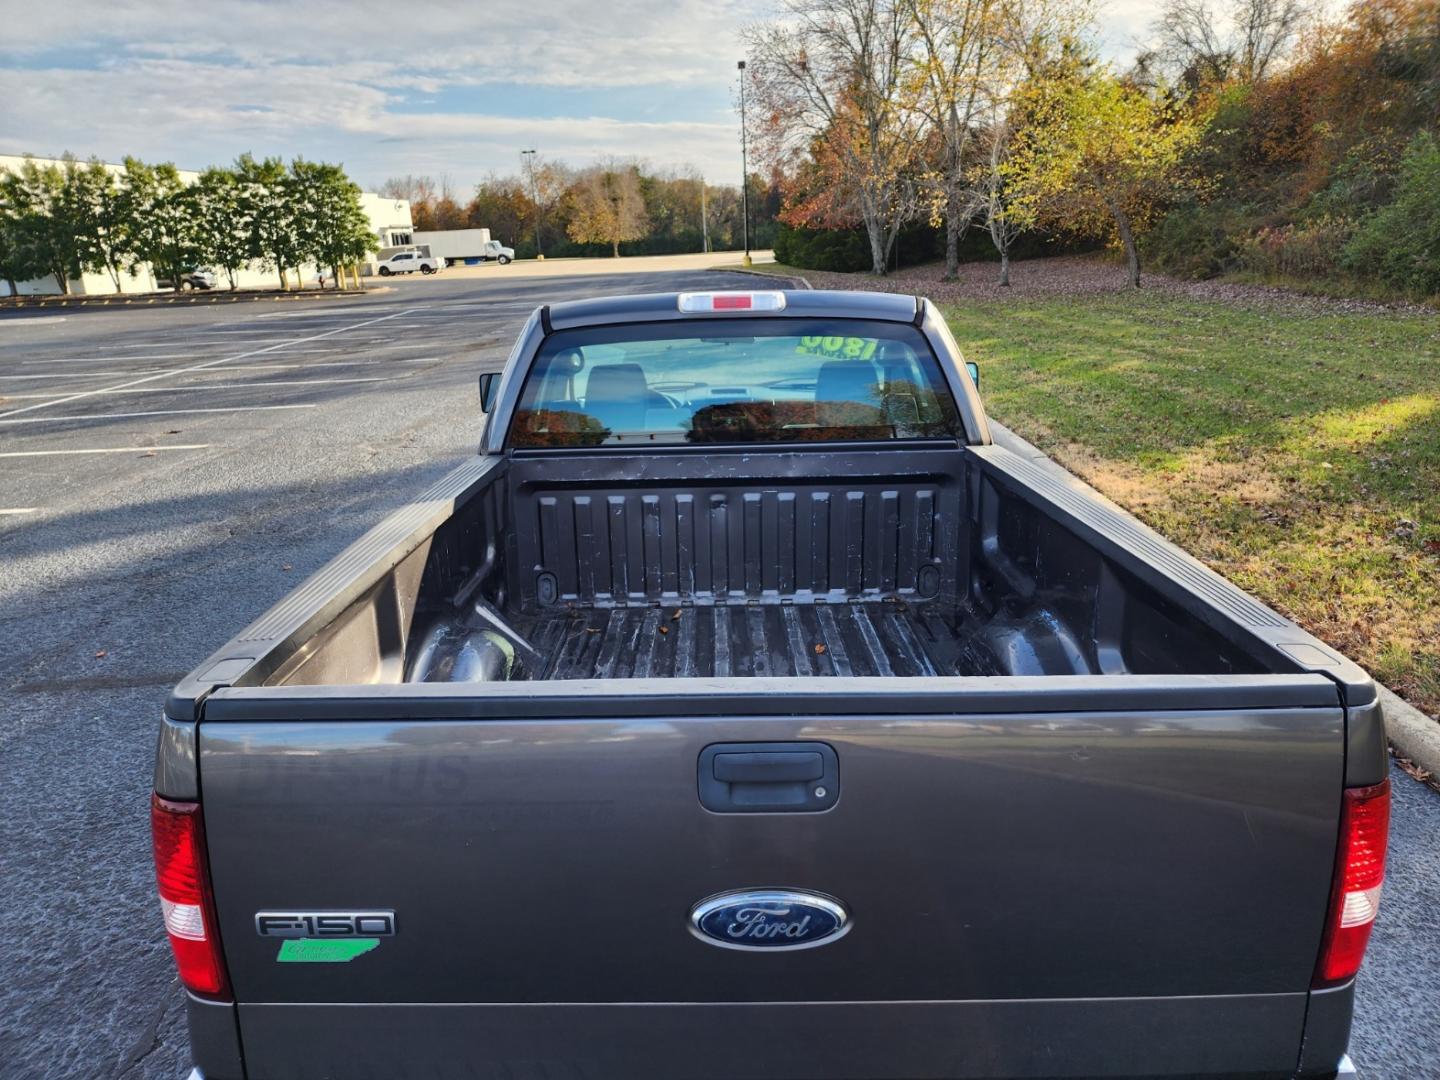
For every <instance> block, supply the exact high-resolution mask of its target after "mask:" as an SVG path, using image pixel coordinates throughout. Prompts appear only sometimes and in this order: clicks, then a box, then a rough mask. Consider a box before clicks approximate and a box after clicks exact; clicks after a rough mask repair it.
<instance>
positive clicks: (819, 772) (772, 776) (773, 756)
mask: <svg viewBox="0 0 1440 1080" xmlns="http://www.w3.org/2000/svg"><path fill="white" fill-rule="evenodd" d="M824 775H825V765H824V763H823V762H822V761H821V760H820V755H819V754H817V753H815V751H813V750H808V751H804V752H796V751H793V750H779V751H774V752H770V753H760V754H716V755H715V779H716V780H724V781H725V782H726V783H727V784H782V783H794V782H795V781H796V780H819V779H820V778H821V777H822V776H824Z"/></svg>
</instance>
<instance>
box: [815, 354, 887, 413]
mask: <svg viewBox="0 0 1440 1080" xmlns="http://www.w3.org/2000/svg"><path fill="white" fill-rule="evenodd" d="M880 402H881V393H880V382H879V379H878V377H877V373H876V371H875V368H874V366H872V365H871V364H870V362H869V361H868V360H831V361H829V362H827V363H824V364H821V365H820V370H819V371H818V372H817V373H816V376H815V422H816V423H817V424H819V425H821V426H822V427H846V426H852V425H855V424H865V425H870V424H881V423H884V418H883V416H882V415H881V412H880ZM857 406H858V408H857Z"/></svg>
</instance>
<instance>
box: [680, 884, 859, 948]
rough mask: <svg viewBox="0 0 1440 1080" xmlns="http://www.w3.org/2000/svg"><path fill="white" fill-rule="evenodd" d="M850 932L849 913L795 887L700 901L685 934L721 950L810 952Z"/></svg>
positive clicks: (836, 903) (832, 901) (830, 898)
mask: <svg viewBox="0 0 1440 1080" xmlns="http://www.w3.org/2000/svg"><path fill="white" fill-rule="evenodd" d="M849 929H850V915H849V913H848V912H847V911H846V910H845V908H844V906H843V905H841V903H840V901H838V900H836V899H835V898H834V897H833V896H824V895H822V894H820V893H812V892H801V891H799V890H797V889H745V890H743V891H741V892H728V893H721V894H720V895H719V896H712V897H710V899H708V900H702V901H701V902H700V903H699V904H697V905H695V910H694V911H692V912H690V930H691V932H692V933H693V934H695V936H696V937H698V938H699V939H700V940H701V941H703V942H705V943H706V944H707V945H719V946H721V947H722V948H726V949H763V950H767V951H779V950H782V949H811V948H814V947H815V946H816V945H828V944H829V943H830V942H832V941H835V940H837V939H838V938H840V937H843V936H844V934H845V932H846V931H848V930H849Z"/></svg>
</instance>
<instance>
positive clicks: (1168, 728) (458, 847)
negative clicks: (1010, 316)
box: [156, 294, 1385, 1080]
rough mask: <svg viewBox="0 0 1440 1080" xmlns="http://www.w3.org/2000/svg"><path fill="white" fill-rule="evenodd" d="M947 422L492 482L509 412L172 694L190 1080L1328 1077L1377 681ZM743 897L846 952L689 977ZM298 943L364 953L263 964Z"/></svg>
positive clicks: (593, 312) (168, 732)
mask: <svg viewBox="0 0 1440 1080" xmlns="http://www.w3.org/2000/svg"><path fill="white" fill-rule="evenodd" d="M669 302H670V303H672V304H673V298H670V301H669ZM617 303H620V304H621V305H622V307H623V306H624V305H625V304H627V303H630V302H628V301H619V302H617ZM806 303H810V304H815V305H817V306H823V301H817V300H815V299H814V298H808V299H807V298H806V296H805V294H800V296H799V298H797V299H796V300H795V301H793V302H792V311H796V312H797V313H798V312H799V311H801V310H803V308H804V305H805V304H806ZM854 303H856V304H860V303H868V304H870V305H871V307H870V308H869V309H867V310H866V312H865V314H866V315H867V317H870V318H876V317H879V316H881V315H885V314H886V313H888V317H891V318H895V319H897V320H898V319H900V318H901V316H902V314H903V313H901V312H900V311H899V310H898V308H897V307H896V306H895V305H896V298H885V299H878V298H870V299H866V300H864V301H855V302H854ZM662 305H663V301H653V302H650V303H649V306H648V307H646V306H644V305H641V304H638V303H635V304H631V306H630V307H626V308H625V309H624V311H625V317H626V318H628V319H632V320H634V319H640V318H643V317H646V315H645V313H646V312H649V313H650V315H649V317H651V318H655V319H662V318H665V317H666V316H665V315H664V314H663V311H664V310H666V309H664V308H663V306H662ZM886 305H889V306H888V307H887V306H886ZM602 315H603V312H600V311H599V309H595V308H591V309H583V310H579V311H574V312H570V313H569V314H568V316H567V313H566V312H565V311H564V310H563V309H556V311H554V312H551V313H548V315H547V316H546V317H544V318H541V317H537V318H536V319H535V320H532V324H531V326H530V328H529V330H528V331H527V337H526V338H522V341H521V343H520V345H519V346H517V351H516V357H517V358H518V359H512V366H511V369H510V375H509V376H508V377H507V378H510V379H514V380H523V369H524V363H525V358H526V357H530V356H533V355H534V353H535V351H536V350H537V349H540V348H541V347H542V345H543V343H544V340H545V339H546V338H547V337H548V336H550V335H552V334H557V335H558V334H559V332H560V331H562V330H564V329H565V328H566V327H567V326H584V325H586V320H587V319H589V320H593V319H596V318H600V317H602ZM904 317H905V318H907V319H914V320H916V321H918V322H920V323H923V324H924V325H925V326H927V327H929V326H930V324H929V323H928V322H926V320H927V319H929V320H934V319H937V318H938V316H936V315H935V314H934V312H933V309H929V308H928V307H922V308H920V309H918V314H916V313H914V312H912V313H911V314H910V315H908V316H904ZM927 333H933V334H934V335H935V336H933V337H932V338H931V340H932V342H937V343H938V344H937V345H936V348H937V351H943V348H945V347H946V346H945V342H944V338H943V337H942V336H940V335H939V331H938V330H936V329H934V328H933V327H932V328H930V329H929V330H927ZM952 344H953V343H952ZM517 372H518V373H517ZM958 378H960V379H963V378H964V374H963V370H961V371H960V372H959V375H958ZM952 385H954V386H955V388H956V389H955V392H956V394H957V397H958V398H959V400H960V401H961V402H962V404H964V405H965V408H964V409H962V411H963V412H965V413H966V415H967V438H966V439H964V440H951V441H948V442H947V441H943V440H941V441H937V440H930V441H915V442H909V443H906V442H891V443H888V444H879V443H876V444H867V443H863V442H853V441H852V442H849V443H846V444H843V445H841V444H837V445H833V446H811V445H803V446H793V445H774V446H753V445H751V446H709V447H695V446H656V447H644V448H635V447H627V446H623V445H621V446H613V445H603V446H592V447H571V448H566V449H548V448H517V447H508V446H506V445H505V443H504V433H505V427H504V421H503V418H504V417H505V415H506V413H505V410H506V408H507V407H509V408H512V409H513V401H514V397H515V395H516V394H517V393H518V385H517V386H515V387H511V388H510V389H508V390H507V389H505V388H502V389H501V390H500V392H499V401H500V405H499V406H498V412H497V413H496V414H494V416H493V417H492V431H491V435H490V436H488V437H487V438H488V439H489V440H490V442H489V445H488V446H487V449H488V450H489V451H490V452H488V453H486V454H484V455H481V456H479V457H477V458H475V459H474V460H472V461H470V462H467V463H466V464H464V465H462V466H461V467H460V468H459V469H457V470H456V471H455V472H454V473H453V474H451V476H449V477H447V478H446V479H445V480H442V481H441V482H440V483H438V484H437V485H435V486H434V487H433V488H431V489H430V490H429V491H428V492H426V493H424V495H422V496H421V498H420V499H419V500H418V501H417V502H416V503H414V504H413V505H411V506H410V507H407V508H405V509H403V510H401V511H399V512H397V513H396V514H395V515H394V516H393V517H392V518H390V519H389V520H388V521H387V522H385V523H383V524H381V525H379V526H377V527H376V529H374V530H372V532H371V533H369V534H367V536H365V537H363V538H362V539H360V540H359V541H357V542H356V543H355V544H353V545H352V546H351V547H350V548H348V549H347V550H346V551H345V552H343V553H342V554H341V555H339V556H338V557H337V558H336V559H335V561H334V562H332V563H331V564H330V565H329V566H327V567H325V568H324V569H322V570H321V571H320V572H319V573H317V574H316V575H314V576H313V577H312V578H311V579H310V580H309V581H307V582H306V583H304V584H303V585H302V586H300V588H298V589H297V590H296V591H295V593H293V594H292V595H291V596H290V597H288V598H287V599H286V600H285V601H283V602H282V603H281V604H280V605H278V606H277V607H275V608H274V609H272V610H271V611H270V612H268V613H266V614H265V615H263V616H262V617H261V618H260V619H258V620H257V621H256V622H255V623H254V624H253V625H252V626H251V627H249V628H247V629H246V630H245V631H242V633H241V634H240V635H238V636H237V637H236V638H235V639H234V640H233V641H232V642H230V643H228V644H227V645H226V646H224V647H223V648H222V649H221V650H219V651H218V652H217V653H215V654H214V655H213V656H212V657H211V658H210V659H209V660H208V661H207V662H206V663H205V664H203V665H202V666H201V667H200V668H199V669H197V672H196V673H195V675H194V676H192V677H191V678H190V679H188V680H187V681H186V682H185V683H183V684H182V685H181V686H180V687H178V688H177V689H176V691H175V693H174V694H172V696H171V698H170V701H169V704H168V706H167V710H166V713H167V717H166V721H165V724H164V727H163V730H162V737H161V751H160V755H159V762H158V765H157V780H156V783H157V791H158V792H159V794H160V795H161V796H163V797H165V798H166V799H170V800H181V801H182V804H183V801H184V800H191V801H192V802H193V801H194V800H196V799H198V798H199V796H200V795H201V792H202V787H203V810H204V830H205V838H206V842H207V844H208V865H209V869H210V874H211V876H212V878H213V895H214V905H215V906H214V913H213V918H214V919H215V920H216V925H217V927H218V931H219V936H220V939H221V940H223V942H224V957H223V962H224V966H225V971H226V977H227V985H226V991H225V993H223V994H211V995H208V996H206V995H204V994H200V995H197V994H192V995H191V997H190V999H189V1003H190V1018H191V1025H192V1037H193V1039H194V1042H195V1046H196V1053H197V1059H198V1060H199V1061H200V1063H201V1065H202V1068H203V1069H204V1071H205V1075H206V1076H211V1077H239V1076H242V1075H244V1076H248V1077H249V1078H251V1080H256V1078H260V1077H301V1076H316V1075H326V1076H337V1077H343V1076H382V1075H383V1076H408V1075H416V1076H418V1075H426V1076H431V1075H457V1076H514V1075H531V1074H533V1075H537V1076H539V1075H544V1076H576V1077H579V1076H584V1077H587V1078H591V1077H593V1078H606V1077H617V1078H618V1077H640V1076H666V1077H676V1078H690V1080H736V1078H750V1080H780V1078H789V1080H798V1078H806V1077H808V1078H813V1080H821V1078H826V1080H837V1078H852V1080H876V1078H880V1077H892V1078H901V1077H906V1078H912V1080H914V1078H920V1077H934V1078H941V1077H948V1078H956V1077H982V1076H983V1077H1006V1076H1011V1077H1019V1076H1024V1077H1058V1076H1112V1077H1120V1076H1129V1077H1139V1076H1180V1075H1185V1076H1233V1075H1247V1076H1274V1077H1288V1076H1296V1075H1303V1076H1307V1077H1309V1076H1325V1075H1332V1074H1333V1073H1334V1072H1335V1070H1336V1068H1337V1067H1338V1065H1339V1064H1340V1062H1341V1059H1342V1057H1343V1052H1344V1048H1345V1041H1346V1038H1347V1036H1348V1023H1349V1014H1350V1004H1351V999H1352V994H1353V979H1352V978H1350V977H1349V976H1346V977H1343V978H1328V979H1327V978H1322V973H1323V972H1324V971H1326V970H1328V969H1326V968H1325V967H1324V966H1323V957H1324V955H1325V952H1324V950H1325V949H1327V948H1328V946H1326V945H1325V942H1327V941H1328V940H1329V937H1328V935H1329V934H1330V932H1331V931H1330V930H1329V929H1327V927H1328V925H1329V920H1330V919H1331V918H1332V916H1333V911H1334V901H1333V897H1332V882H1333V881H1334V876H1335V872H1336V871H1335V868H1336V859H1337V852H1336V837H1337V833H1338V834H1339V835H1342V836H1343V835H1345V829H1346V828H1347V827H1348V826H1347V825H1346V820H1345V819H1342V810H1341V807H1342V802H1344V799H1342V795H1344V793H1345V791H1346V790H1347V789H1349V790H1351V791H1355V790H1370V788H1371V787H1373V785H1377V784H1380V783H1381V782H1382V781H1383V780H1384V775H1385V760H1384V749H1383V735H1382V730H1381V723H1380V715H1379V710H1378V706H1377V705H1376V701H1375V696H1374V688H1373V685H1372V684H1371V683H1370V682H1369V680H1368V678H1367V677H1366V676H1365V675H1364V673H1363V672H1361V671H1360V670H1359V669H1358V668H1356V667H1354V665H1352V664H1350V663H1349V662H1348V661H1346V660H1345V659H1344V658H1343V657H1340V656H1338V655H1337V654H1335V653H1334V652H1333V651H1331V650H1329V649H1328V648H1326V647H1325V646H1324V645H1322V644H1321V643H1320V642H1318V641H1316V640H1315V639H1313V638H1311V637H1309V636H1308V635H1306V634H1305V633H1304V632H1303V631H1301V630H1299V629H1298V628H1297V627H1295V626H1294V625H1293V624H1291V623H1289V622H1288V621H1287V620H1285V619H1284V618H1282V617H1280V616H1279V615H1277V614H1276V613H1275V612H1273V611H1271V610H1269V609H1268V608H1265V607H1264V606H1262V605H1260V604H1258V603H1257V602H1256V601H1254V600H1253V599H1251V598H1250V597H1248V596H1246V595H1245V594H1243V593H1241V592H1240V591H1239V590H1237V589H1235V588H1234V587H1233V586H1231V585H1229V584H1228V583H1227V582H1225V581H1224V580H1223V579H1221V578H1220V577H1218V576H1217V575H1215V574H1213V573H1212V572H1210V571H1209V570H1207V569H1206V568H1204V567H1203V566H1201V565H1200V564H1199V563H1197V562H1196V561H1195V560H1193V559H1191V558H1189V557H1188V556H1186V555H1184V554H1183V553H1182V552H1180V551H1179V550H1178V549H1176V548H1174V547H1173V546H1171V545H1169V544H1167V543H1166V542H1165V541H1163V540H1162V539H1160V538H1159V537H1158V536H1156V535H1155V534H1154V533H1152V532H1151V531H1149V530H1148V529H1146V528H1145V527H1144V526H1142V525H1140V524H1139V523H1137V522H1135V521H1134V520H1133V519H1131V518H1129V517H1128V516H1127V515H1125V514H1123V513H1121V512H1119V511H1118V510H1116V509H1115V508H1114V507H1113V506H1111V505H1109V504H1108V503H1106V502H1104V501H1103V500H1101V499H1099V498H1097V497H1096V496H1094V495H1093V493H1091V492H1089V491H1088V489H1086V488H1084V486H1083V485H1080V484H1078V483H1075V482H1073V481H1070V480H1068V479H1066V478H1064V477H1062V476H1057V475H1055V474H1054V473H1053V472H1051V471H1050V470H1046V469H1042V468H1040V467H1038V466H1037V465H1036V464H1034V463H1033V462H1030V461H1027V460H1025V459H1023V458H1021V457H1019V456H1017V455H1015V454H1013V453H1010V452H1008V451H1006V450H1004V449H1002V448H1000V447H997V446H994V445H991V444H990V443H989V439H988V432H987V431H986V429H985V428H984V425H983V415H981V414H979V413H978V411H977V406H976V402H975V398H974V392H973V388H972V387H969V386H968V384H964V385H962V384H960V383H958V382H957V383H954V384H952ZM507 394H508V395H509V397H508V398H507ZM507 400H509V401H510V402H511V405H510V406H507V405H506V404H505V403H506V401H507ZM497 424H499V431H498V433H497V432H496V431H495V427H496V425H497ZM722 762H723V769H722ZM812 763H813V768H814V769H815V770H817V771H815V772H809V771H806V770H808V769H810V768H811V766H812ZM732 781H733V782H732ZM727 800H728V801H727ZM1347 805H1348V804H1347ZM762 888H770V889H772V892H773V890H775V889H782V890H788V891H785V892H784V893H783V895H785V896H798V897H801V898H802V899H804V900H805V902H806V903H807V904H809V905H810V906H809V907H808V908H807V909H806V910H807V911H809V912H810V913H811V914H812V915H814V916H815V917H817V918H831V919H832V920H833V919H834V918H835V916H834V915H833V912H831V909H830V907H826V905H830V906H831V907H833V908H834V909H835V910H836V911H839V912H840V913H841V915H840V916H838V918H839V919H840V922H838V923H836V924H835V925H834V926H832V927H831V928H830V929H829V930H827V931H826V934H825V937H824V938H823V939H822V940H817V941H815V942H814V943H813V945H810V943H805V944H807V945H809V947H805V948H800V949H798V950H788V949H782V950H779V951H769V950H758V951H746V950H743V949H735V948H733V947H732V946H731V945H730V944H729V943H727V942H724V941H722V942H720V944H724V945H726V947H723V948H715V947H713V945H714V944H716V942H715V940H713V938H714V934H713V933H711V931H708V930H706V929H705V927H706V926H707V925H708V924H706V923H705V921H704V918H703V915H704V912H706V911H708V910H710V908H709V907H707V904H709V905H712V906H713V905H714V904H716V903H720V902H722V901H724V900H725V898H726V897H730V896H733V895H742V896H753V895H754V894H755V890H757V889H762ZM747 890H748V891H747ZM737 891H738V892H737ZM707 898H708V899H707ZM805 898H808V899H805ZM753 902H756V903H758V902H759V901H753ZM787 902H788V901H787ZM764 903H765V904H767V905H768V906H764V907H763V910H764V911H766V912H767V913H768V915H767V917H772V918H777V919H778V918H779V917H780V916H778V915H775V914H774V913H775V912H776V911H778V910H780V909H779V908H778V907H777V906H776V905H777V903H778V901H774V900H770V901H765V902H764ZM736 910H737V912H739V914H737V915H736V916H735V918H736V919H737V920H739V921H738V922H734V923H731V924H730V926H731V929H733V928H734V927H735V926H742V927H743V925H744V919H745V918H746V917H747V916H746V915H745V914H744V912H745V911H754V910H761V909H760V908H753V907H752V908H749V909H746V908H743V907H739V908H737V909H736ZM786 910H788V909H786ZM285 912H291V913H296V914H284V913H285ZM306 912H309V913H312V916H311V917H312V919H313V918H320V916H319V915H314V914H313V913H329V915H328V916H327V917H329V918H336V917H337V913H344V912H349V913H351V914H350V915H349V916H346V917H348V918H350V919H351V920H352V922H353V920H354V919H356V918H360V917H363V913H365V912H370V913H371V917H372V919H374V918H377V917H379V916H380V915H383V916H384V917H387V918H389V919H390V920H391V921H390V922H389V923H388V924H383V925H388V926H389V928H390V930H391V933H389V934H387V935H384V936H377V937H374V938H371V939H367V944H366V945H365V946H364V949H363V951H362V952H359V953H354V954H353V957H352V959H350V960H349V961H347V962H346V963H344V964H343V966H336V965H334V964H328V963H312V964H295V963H284V962H278V961H280V960H283V959H284V956H285V952H286V946H285V945H284V944H283V943H281V944H279V952H278V954H277V941H276V939H275V938H274V937H270V936H267V933H266V931H265V930H264V926H266V925H270V924H263V923H262V921H261V915H262V914H265V913H268V917H269V918H270V919H271V920H272V922H273V920H276V919H280V920H282V921H283V920H294V919H301V920H303V918H304V913H306ZM357 912H358V913H360V915H357V914H356V913H357ZM277 913H278V914H277ZM827 913H829V914H827ZM284 925H290V923H288V922H286V923H284ZM296 925H299V924H298V923H297V924H296ZM369 925H372V926H373V925H376V923H374V922H373V921H372V923H371V924H369ZM790 925H793V926H795V927H796V931H795V932H798V933H808V932H809V927H810V924H808V923H804V922H800V921H798V920H797V921H796V922H795V923H793V924H785V926H784V927H782V929H783V930H785V932H789V931H788V929H786V928H788V927H789V926H790ZM827 925H828V924H827ZM302 936H303V935H302ZM350 936H351V937H355V936H356V935H354V934H353V933H352V934H351V935H350ZM707 936H708V937H709V938H710V940H707ZM822 946H823V947H822ZM762 952H763V953H764V954H763V955H762V954H761V953H762ZM1357 962H1358V961H1357ZM1352 974H1353V971H1352ZM741 1033H743V1034H741ZM1217 1033H1218V1034H1217ZM242 1046H243V1059H244V1060H243V1065H242V1064H241V1049H242ZM527 1070H528V1072H527Z"/></svg>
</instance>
